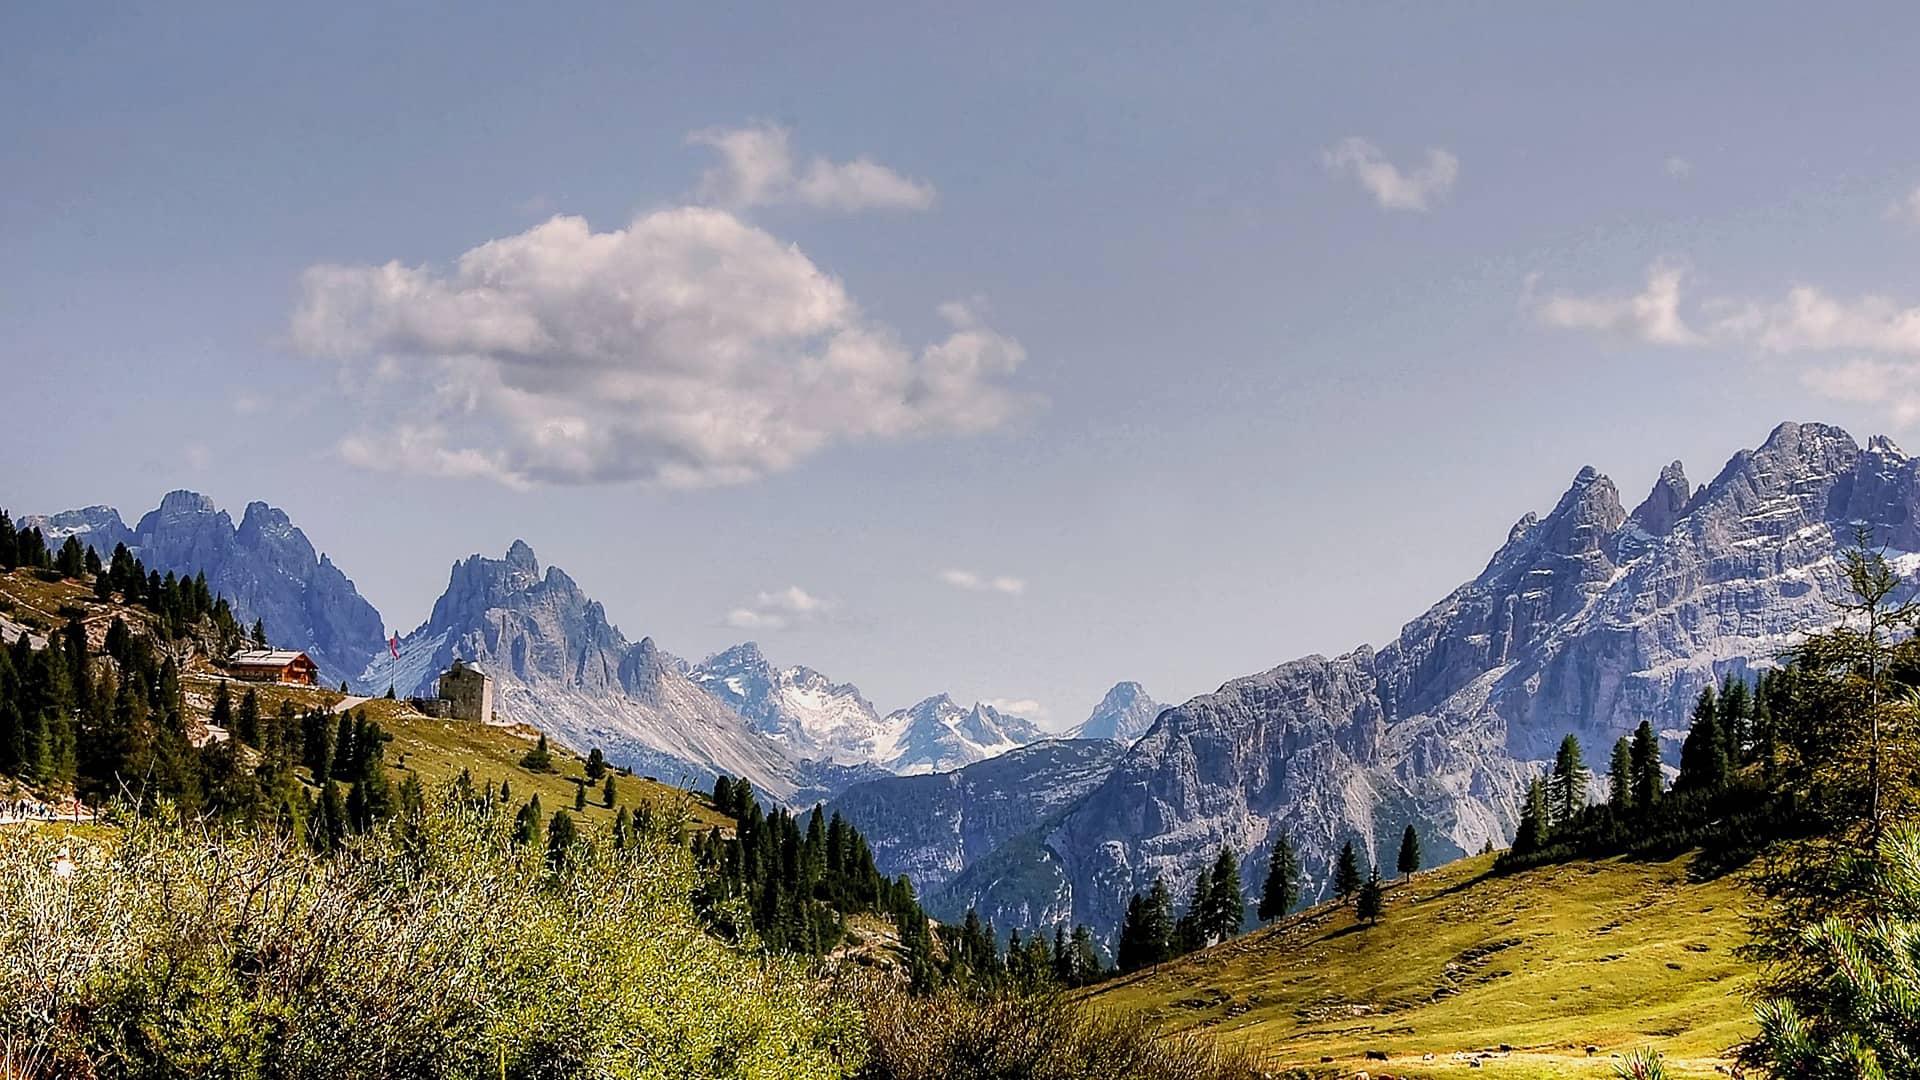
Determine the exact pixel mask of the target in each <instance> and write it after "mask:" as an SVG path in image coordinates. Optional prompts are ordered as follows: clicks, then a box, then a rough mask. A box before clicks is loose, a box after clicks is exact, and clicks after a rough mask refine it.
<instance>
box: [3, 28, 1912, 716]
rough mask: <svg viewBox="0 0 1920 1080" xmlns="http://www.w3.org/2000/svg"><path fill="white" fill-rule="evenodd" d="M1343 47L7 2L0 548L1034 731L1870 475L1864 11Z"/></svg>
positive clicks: (1887, 216) (1905, 58) (1389, 35)
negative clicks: (475, 588) (1118, 689)
mask: <svg viewBox="0 0 1920 1080" xmlns="http://www.w3.org/2000/svg"><path fill="white" fill-rule="evenodd" d="M1357 7H1358V6H1356V5H1340V6H1338V7H1336V6H1333V5H1313V6H1306V5H1302V6H1296V7H1292V8H1283V7H1277V6H1270V5H1257V6H1256V5H1248V6H1206V5H1200V6H1194V5H1182V6H1180V7H1179V8H1177V9H1176V8H1172V7H1169V8H1166V9H1164V10H1163V11H1161V12H1153V11H1138V12H1122V11H1118V10H1116V9H1114V8H1113V6H1112V5H1096V4H1088V5H1051V6H1047V7H1045V9H1044V10H1032V6H1030V5H1018V6H1014V5H1008V6H1002V7H990V6H986V5H967V6H966V7H965V8H964V10H962V9H958V8H954V7H953V6H951V5H947V6H924V7H922V6H911V5H896V6H893V7H891V8H887V9H885V10H872V9H866V8H856V7H852V6H840V5H805V6H794V5H783V6H765V7H752V6H734V7H724V8H723V7H720V6H717V5H678V6H671V7H668V8H666V9H665V10H661V11H645V10H641V9H640V8H639V7H638V6H632V5H607V6H600V7H595V6H591V5H582V6H577V7H572V8H569V9H567V10H566V11H565V13H564V15H558V14H555V13H554V12H551V11H545V10H534V9H531V8H528V7H526V6H524V5H501V6H492V5H483V4H461V5H444V6H437V7H436V6H430V5H424V4H423V5H408V6H405V7H404V8H403V9H402V10H399V11H391V10H382V9H377V8H373V7H363V6H358V5H330V6H327V7H325V8H321V9H315V8H303V9H282V10H271V11H270V10H267V9H266V8H264V7H262V6H258V5H229V6H222V5H215V4H205V5H192V6H190V8H183V7H180V6H159V5H153V6H148V7H145V8H143V9H139V10H132V11H113V12H108V11H104V10H101V9H97V8H89V7H86V6H84V5H82V6H76V5H51V4H48V5H26V4H18V5H11V6H9V7H8V8H7V9H6V10H5V11H4V12H0V100H4V101H6V102H7V103H8V106H7V108H5V109H4V110H0V227H3V228H4V233H3V234H0V235H4V238H5V242H4V244H0V372H3V373H4V384H5V385H6V386H7V388H8V391H9V393H8V396H9V398H10V399H11V402H12V403H13V406H14V407H13V408H11V409H9V410H8V417H9V422H8V424H6V425H5V426H4V429H0V460H4V461H5V462H6V463H7V468H6V480H5V484H4V486H3V487H0V502H4V503H5V504H6V505H8V506H9V507H10V508H12V509H14V510H16V512H18V511H44V510H51V509H58V508H62V507H66V506H71V505H79V504H83V503H92V502H108V503H112V504H115V505H117V506H119V507H120V508H121V509H122V510H123V511H125V512H126V513H128V514H129V515H130V516H132V515H137V514H138V513H139V512H141V511H143V510H145V509H147V508H149V507H151V506H152V505H153V503H154V502H155V501H156V500H157V499H158V497H159V495H160V494H161V493H162V492H164V491H166V490H168V489H170V488H173V487H192V488H195V489H197V490H201V491H205V492H207V493H209V494H211V495H213V496H214V497H215V498H216V499H218V500H220V501H221V502H222V503H223V504H224V505H227V506H229V507H231V508H233V509H235V510H236V511H237V509H238V508H239V507H240V506H241V505H243V504H244V503H245V502H246V501H248V500H250V499H255V498H264V499H267V500H268V501H271V502H273V503H275V504H277V505H280V506H283V507H285V508H286V509H287V510H288V511H289V513H291V514H292V515H293V517H294V520H295V521H296V522H297V523H299V524H300V525H301V526H302V527H304V528H305V529H306V531H307V532H308V534H309V535H310V536H311V537H312V538H313V540H314V542H315V543H316V544H317V545H319V546H320V547H321V548H322V549H324V550H326V551H328V552H329V553H330V554H332V555H333V557H334V558H335V560H336V561H337V562H339V563H340V564H341V565H342V566H343V567H344V568H345V569H346V570H347V572H348V573H349V574H350V575H352V576H353V577H354V578H355V580H356V581H357V582H358V583H359V585H360V587H361V589H362V591H363V592H365V593H366V594H367V596H368V597H369V598H370V599H372V600H373V601H374V603H375V604H376V605H377V606H378V607H379V608H380V609H381V611H382V613H383V614H384V615H385V616H386V618H387V620H388V622H389V623H390V624H391V625H393V626H395V627H396V628H398V629H402V630H404V629H407V628H410V627H411V626H412V625H414V624H415V623H416V622H418V621H419V620H420V619H421V618H423V617H424V616H425V614H426V612H427V610H428V608H429V606H430V604H431V602H432V600H433V598H434V597H435V596H436V595H437V594H438V593H439V591H440V589H441V588H443V587H444V585H445V580H446V570H447V567H448V565H449V564H450V563H451V562H452V561H453V560H455V559H456V558H458V557H460V556H463V555H465V554H467V553H469V552H472V551H483V552H488V553H494V554H498V553H499V552H501V551H503V550H504V549H505V548H506V546H507V544H508V543H509V542H510V541H511V540H512V539H513V538H515V537H524V538H525V539H527V540H528V541H529V542H530V543H531V544H532V545H533V546H534V548H535V550H536V551H537V552H538V553H539V555H540V557H541V558H542V560H543V561H546V562H552V563H557V564H559V565H561V566H564V567H566V568H567V569H568V570H569V571H570V572H571V573H572V574H573V575H574V576H575V577H576V578H577V579H578V580H579V581H580V582H581V583H582V585H583V586H584V587H585V588H587V590H588V591H589V592H591V593H592V594H594V595H595V596H597V597H599V598H600V599H602V600H603V601H605V603H606V605H607V608H608V611H609V613H610V615H611V616H612V617H613V618H614V619H615V621H617V622H618V623H619V624H620V625H621V626H622V628H623V629H624V630H625V631H626V632H627V633H628V634H629V636H633V637H638V636H640V635H642V634H652V635H653V636H655V637H656V638H657V639H658V640H659V641H660V642H661V643H662V644H663V645H664V646H665V647H666V648H668V649H670V650H673V651H676V652H679V653H681V654H683V655H688V656H693V657H698V656H700V655H703V654H705V653H706V652H709V651H712V650H715V649H718V648H720V647H723V646H724V645H726V644H729V643H731V642H733V641H737V640H740V639H742V638H744V637H755V638H757V639H759V640H760V641H761V642H762V643H763V645H764V646H765V648H766V650H767V651H768V653H769V655H771V656H772V657H773V658H774V659H775V660H776V661H779V662H786V663H807V664H809V665H812V666H814V667H817V668H820V669H821V670H824V671H826V672H828V673H829V674H831V675H833V676H835V677H836V678H841V679H850V680H853V681H855V682H857V683H859V684H860V685H861V686H862V687H863V688H864V689H866V690H867V691H868V693H869V695H870V696H871V697H873V698H874V699H875V700H876V703H877V704H879V705H881V706H882V707H883V708H892V707H899V706H902V705H905V704H908V703H909V702H911V701H913V700H915V699H917V698H919V697H921V696H924V695H926V694H929V693H933V692H937V691H940V690H951V691H953V692H954V694H955V695H956V696H957V697H961V698H967V699H972V698H1000V699H1010V700H1027V701H1031V702H1035V703H1038V706H1039V708H1038V709H1032V708H1029V710H1028V711H1029V712H1033V713H1035V714H1037V715H1038V718H1039V719H1041V720H1042V722H1043V723H1048V724H1051V725H1054V726H1064V725H1065V724H1068V723H1071V722H1073V721H1075V720H1077V719H1079V718H1080V716H1081V715H1083V714H1084V713H1085V711H1086V710H1087V709H1088V708H1090V707H1091V706H1092V704H1093V703H1094V702H1095V701H1096V700H1097V699H1098V697H1099V695H1100V693H1101V692H1102V691H1103V690H1104V689H1105V688H1106V686H1107V685H1109V684H1111V683H1112V682H1114V681H1115V680H1117V679H1122V678H1134V679H1139V680H1141V681H1142V682H1144V683H1145V684H1146V685H1147V687H1148V689H1149V690H1150V691H1151V692H1152V693H1154V694H1155V695H1156V696H1159V697H1161V698H1163V699H1175V700H1177V699H1180V698H1183V697H1185V696H1188V695H1191V694H1194V693H1198V692H1202V691H1205V690H1207V689H1210V688H1212V687H1213V686H1215V685H1217V684H1218V683H1219V682H1221V681H1223V680H1225V679H1227V678H1230V677H1233V676H1235V675H1239V674H1244V673H1248V672H1252V671H1256V670H1260V669H1263V668H1265V667H1268V666H1271V665H1272V664H1274V663H1277V662H1280V661H1283V660H1285V659H1288V658H1291V657H1293V656H1296V655H1300V654H1303V653H1307V652H1327V653H1331V652H1336V651H1342V650H1345V649H1348V648H1351V647H1353V646H1354V645H1357V644H1360V643H1362V642H1372V643H1376V644H1378V643H1380V642H1383V641H1385V640H1387V639H1388V638H1390V637H1391V636H1392V635H1393V634H1394V633H1395V632H1396V631H1397V629H1398V627H1399V625H1400V624H1401V623H1402V622H1404V621H1405V620H1406V619H1408V618H1410V617H1412V616H1413V615H1415V614H1417V613H1418V612H1419V611H1420V610H1421V609H1422V608H1424V607H1425V606H1426V605H1428V604H1429V603H1431V602H1433V601H1435V600H1437V599H1439V598H1440V597H1441V596H1442V595H1444V593H1445V592H1446V591H1447V590H1449V589H1450V588H1451V587H1453V586H1454V585H1455V584H1457V583H1459V582H1460V581H1462V580H1465V579H1466V578H1468V577H1470V576H1472V575H1473V574H1474V573H1476V572H1477V571H1478V570H1479V568H1480V566H1481V565H1482V564H1483V563H1484V561H1485V559H1486V557H1487V556H1488V554H1489V553H1490V552H1491V551H1492V550H1493V548H1494V547H1495V546H1496V545H1497V544H1498V543H1499V542H1500V540H1501V539H1502V538H1504V536H1505V534H1506V531H1507V529H1508V527H1509V526H1510V525H1511V524H1512V523H1513V521H1514V520H1515V519H1516V518H1518V517H1519V516H1520V515H1521V514H1522V513H1523V512H1525V511H1527V510H1529V509H1544V508H1546V507H1548V506H1550V505H1551V504H1552V502H1553V501H1554V499H1555V498H1556V497H1557V496H1558V495H1559V493H1560V492H1561V491H1562V490H1563V489H1564V488H1565V486H1566V485H1567V483H1568V482H1569V481H1570V480H1571V478H1572V477H1573V475H1574V473H1575V472H1576V471H1577V470H1578V469H1579V468H1580V466H1581V465H1583V464H1589V463H1590V464H1593V465H1595V466H1597V467H1599V468H1600V469H1602V471H1605V472H1607V473H1608V474H1609V475H1611V476H1612V477H1614V479H1615V480H1616V481H1617V482H1618V483H1619V485H1620V487H1621V488H1622V491H1623V498H1624V499H1625V500H1626V501H1627V502H1628V503H1629V504H1631V503H1633V502H1635V501H1637V500H1638V499H1639V497H1640V496H1641V495H1643V494H1644V492H1645V489H1646V488H1647V487H1648V486H1650V485H1651V483H1652V481H1653V478H1654V476H1655V474H1656V473H1657V471H1658V470H1659V468H1660V466H1661V465H1663V464H1665V463H1666V462H1667V461H1669V460H1671V459H1673V458H1676V457H1677V458H1680V459H1682V460H1684V461H1685V462H1686V463H1687V466H1688V469H1689V474H1690V476H1691V477H1692V478H1693V479H1694V481H1695V482H1703V481H1705V480H1707V479H1709V478H1711V476H1712V475H1713V473H1715V472H1716V471H1718V469H1719V467H1720V465H1721V464H1722V463H1723V462H1724V461H1725V459H1726V458H1727V456H1728V455H1729V454H1731V453H1732V452H1733V451H1734V450H1735V449H1738V448H1740V447H1743V446H1751V445H1754V444H1756V443H1757V442H1759V441H1760V439H1762V438H1763V437H1764V435H1765V433H1766V432H1767V430H1768V429H1769V428H1770V427H1771V426H1772V425H1773V424H1775V423H1776V422H1778V421H1780V420H1782V419H1803V420H1811V419H1822V420H1829V421H1832V422H1837V423H1840V424H1842V425H1844V426H1846V427H1847V428H1848V429H1849V430H1851V431H1853V432H1854V433H1855V435H1856V436H1858V437H1861V438H1864V437H1865V436H1866V435H1868V434H1870V433H1874V432H1882V431H1884V432H1888V433H1890V434H1892V435H1893V436H1894V437H1895V438H1896V439H1897V440H1898V439H1901V438H1902V437H1903V436H1904V437H1905V438H1906V441H1907V442H1908V443H1909V444H1911V443H1913V442H1914V441H1916V440H1915V439H1914V437H1913V433H1912V431H1911V430H1910V429H1911V428H1912V427H1913V426H1914V421H1915V419H1916V417H1920V375H1917V374H1916V371H1920V369H1916V368H1915V367H1914V366H1913V365H1914V362H1915V360H1916V359H1920V314H1916V310H1917V309H1920V277H1917V276H1916V274H1915V273H1914V270H1915V268H1916V265H1917V262H1916V254H1917V253H1920V196H1916V194H1915V192H1916V190H1920V131H1917V130H1916V123H1915V119H1914V114H1913V108H1912V103H1913V102H1914V101H1915V100H1920V74H1916V70H1915V65H1913V64H1912V62H1911V54H1912V47H1913V44H1914V42H1915V41H1916V40H1920V12H1916V11H1915V10H1913V9H1912V8H1910V7H1903V6H1895V5H1887V6H1870V5H1858V6H1854V5H1849V6H1845V7H1844V8H1842V9H1839V10H1826V11H1819V12H1815V11H1813V10H1812V9H1807V8H1804V7H1786V6H1780V7H1764V6H1756V5H1737V6H1736V5H1715V4H1696V5H1686V6H1684V7H1683V8H1678V9H1676V8H1675V7H1674V6H1672V5H1635V6H1629V5H1606V6H1602V5H1593V6H1590V7H1585V8H1581V9H1578V10H1576V9H1574V8H1573V7H1572V6H1570V5H1551V6H1549V5H1500V6H1496V5H1476V6H1474V7H1473V8H1472V9H1471V11H1469V10H1468V9H1467V8H1464V7H1460V6H1443V5H1427V6H1414V5H1394V6H1387V5H1378V6H1369V7H1367V8H1365V9H1364V10H1354V9H1355V8H1357ZM1356 140H1357V141H1356ZM729 151H731V152H732V156H731V157H729V156H728V152H729ZM489 242H494V243H492V245H491V246H487V247H483V245H488V244H489ZM469 253H472V254H469ZM463 256H465V259H464V261H463ZM383 268H384V269H383Z"/></svg>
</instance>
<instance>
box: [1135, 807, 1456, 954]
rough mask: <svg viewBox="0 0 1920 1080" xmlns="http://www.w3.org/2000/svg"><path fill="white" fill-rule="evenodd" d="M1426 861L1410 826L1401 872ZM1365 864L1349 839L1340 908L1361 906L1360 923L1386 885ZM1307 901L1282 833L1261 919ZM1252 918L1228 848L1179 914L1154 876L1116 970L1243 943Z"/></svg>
mask: <svg viewBox="0 0 1920 1080" xmlns="http://www.w3.org/2000/svg"><path fill="white" fill-rule="evenodd" d="M1422 858H1423V856H1422V854H1421V849H1420V836H1419V833H1418V832H1417V831H1416V830H1415V829H1414V827H1413V826H1412V825H1411V824H1409V825H1408V826H1407V827H1406V830H1405V831H1404V832H1403V833H1402V834H1401V837H1400V851H1399V859H1398V867H1399V870H1400V873H1401V874H1402V875H1403V876H1405V875H1409V874H1412V873H1413V872H1415V871H1417V870H1419V869H1420V867H1421V860H1422ZM1360 864H1361V858H1360V853H1359V850H1358V849H1357V848H1355V847H1354V844H1353V841H1352V840H1348V841H1347V842H1346V843H1345V844H1344V845H1343V846H1342V847H1341V849H1340V854H1339V856H1338V857H1337V859H1336V860H1335V861H1334V864H1333V867H1332V882H1331V889H1332V892H1333V895H1334V897H1335V898H1337V899H1338V900H1339V901H1340V902H1342V903H1345V902H1347V901H1349V900H1351V901H1353V902H1354V904H1355V908H1356V915H1357V916H1358V917H1359V918H1361V919H1363V920H1366V921H1367V922H1369V923H1373V922H1378V921H1379V919H1380V916H1381V914H1382V913H1383V911H1384V904H1385V895H1386V891H1385V890H1386V886H1385V883H1384V882H1383V881H1382V879H1381V877H1380V870H1379V867H1377V866H1376V867H1373V868H1372V869H1371V870H1368V871H1365V872H1363V871H1362V869H1361V865H1360ZM1304 898H1305V897H1304V893H1303V881H1302V869H1301V865H1300V858H1299V855H1298V854H1297V853H1296V851H1295V850H1294V846H1293V841H1292V840H1291V839H1290V838H1288V837H1287V836H1286V835H1284V834H1282V835H1281V836H1279V837H1278V838H1277V839H1276V840H1275V841H1274V844H1273V847H1272V848H1270V849H1269V850H1268V854H1267V870H1266V876H1265V878H1264V880H1263V881H1262V883H1261V886H1260V895H1259V900H1258V902H1257V903H1256V904H1255V907H1254V911H1255V914H1256V915H1257V916H1258V918H1259V919H1260V921H1261V922H1263V923H1265V922H1272V921H1274V920H1276V919H1280V918H1283V917H1285V916H1287V915H1289V914H1291V913H1292V912H1293V910H1294V908H1295V907H1297V906H1298V905H1299V904H1300V903H1301V901H1302V900H1303V899H1304ZM1245 917H1246V898H1245V896H1244V895H1243V894H1242V889H1241V884H1240V860H1239V857H1238V856H1237V855H1236V854H1235V852H1234V850H1233V849H1232V848H1231V847H1224V846H1223V847H1221V848H1220V849H1219V850H1218V851H1217V852H1216V853H1215V855H1214V857H1213V859H1212V861H1211V862H1210V863H1209V864H1208V866H1207V867H1206V868H1205V869H1203V870H1201V871H1200V873H1198V874H1197V875H1195V877H1194V884H1193V891H1192V893H1191V894H1190V895H1189V897H1188V900H1187V904H1186V907H1185V909H1184V910H1183V911H1181V912H1180V913H1179V914H1178V915H1177V916H1176V915H1175V913H1174V898H1173V891H1172V890H1171V889H1170V888H1168V886H1167V883H1166V879H1165V878H1164V877H1156V878H1154V881H1153V885H1152V886H1151V887H1150V888H1149V889H1148V890H1147V891H1146V892H1145V893H1144V894H1143V893H1135V894H1133V896H1132V897H1131V898H1129V899H1128V901H1127V911H1126V915H1125V917H1124V918H1123V919H1122V921H1121V924H1120V932H1119V936H1118V941H1117V943H1116V947H1115V950H1114V952H1115V957H1114V959H1115V964H1116V967H1117V969H1118V970H1119V971H1121V972H1131V971H1138V970H1140V969H1142V968H1149V967H1154V966H1156V965H1158V964H1163V963H1165V962H1167V961H1169V960H1172V959H1173V958H1175V957H1178V956H1184V955H1186V954H1188V953H1191V952H1197V951H1199V950H1201V949H1204V948H1207V947H1209V946H1211V945H1214V944H1217V943H1219V942H1222V941H1226V940H1229V939H1231V938H1234V937H1237V936H1239V934H1240V931H1241V927H1242V925H1243V923H1244V921H1245Z"/></svg>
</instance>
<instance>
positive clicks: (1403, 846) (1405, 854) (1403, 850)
mask: <svg viewBox="0 0 1920 1080" xmlns="http://www.w3.org/2000/svg"><path fill="white" fill-rule="evenodd" d="M1399 868H1400V876H1401V877H1412V876H1413V874H1414V872H1415V871H1417V870H1419V869H1420V834H1419V833H1416V832H1414V831H1413V826H1412V825H1408V826H1407V831H1406V832H1404V833H1401V834H1400V862H1399Z"/></svg>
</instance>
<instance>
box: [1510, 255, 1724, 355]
mask: <svg viewBox="0 0 1920 1080" xmlns="http://www.w3.org/2000/svg"><path fill="white" fill-rule="evenodd" d="M1685 277H1686V271H1685V270H1683V269H1682V268H1681V267H1680V266H1679V265H1678V264H1675V263H1671V262H1657V263H1655V264H1653V266H1651V267H1649V268H1648V270H1647V285H1646V288H1644V289H1642V290H1641V291H1640V292H1638V293H1635V294H1633V295H1630V296H1620V295H1609V296H1577V295H1572V294H1568V293H1556V294H1554V295H1552V296H1549V297H1547V298H1546V299H1544V300H1542V301H1540V302H1539V304H1538V305H1537V306H1536V308H1535V314H1536V315H1537V317H1538V318H1539V320H1540V321H1541V322H1542V323H1544V324H1546V325H1548V326H1553V327H1559V328H1561V329H1567V330H1604V331H1607V332H1609V333H1616V334H1624V335H1626V336H1628V337H1631V338H1635V339H1637V340H1640V341H1644V342H1647V343H1649V344H1652V345H1693V344H1697V343H1698V342H1699V341H1700V335H1699V334H1698V333H1696V332H1694V331H1693V330H1691V329H1689V328H1688V327H1687V324H1686V322H1685V321H1684V320H1683V319H1682V318H1681V317H1680V283H1681V282H1682V281H1683V280H1684V279H1685ZM1536 280H1537V279H1535V278H1533V277H1529V279H1528V283H1527V288H1528V289H1529V290H1531V289H1532V288H1533V287H1534V284H1535V282H1536Z"/></svg>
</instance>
